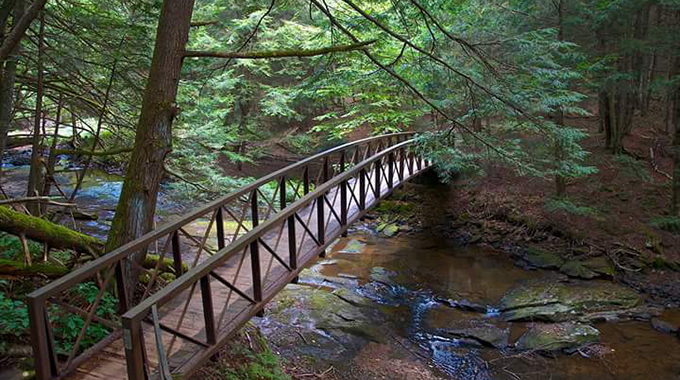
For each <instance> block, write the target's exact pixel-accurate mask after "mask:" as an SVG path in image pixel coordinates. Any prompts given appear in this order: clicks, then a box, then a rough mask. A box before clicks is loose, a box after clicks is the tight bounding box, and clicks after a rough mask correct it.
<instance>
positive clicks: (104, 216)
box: [0, 160, 193, 240]
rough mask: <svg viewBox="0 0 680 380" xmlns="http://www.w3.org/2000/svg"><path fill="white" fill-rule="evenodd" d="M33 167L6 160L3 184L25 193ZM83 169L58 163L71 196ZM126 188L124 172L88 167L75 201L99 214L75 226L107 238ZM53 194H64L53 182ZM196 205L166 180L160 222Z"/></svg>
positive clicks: (15, 192) (8, 189)
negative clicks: (173, 190)
mask: <svg viewBox="0 0 680 380" xmlns="http://www.w3.org/2000/svg"><path fill="white" fill-rule="evenodd" d="M29 170H30V167H29V166H28V165H19V166H15V165H11V164H5V166H4V168H3V172H2V178H1V180H0V184H1V185H2V188H3V190H4V191H5V193H6V194H7V195H8V196H9V197H12V198H14V197H23V196H25V194H26V187H27V183H28V174H29ZM82 170H83V169H82V168H81V167H79V166H77V165H73V164H72V163H70V162H68V161H66V160H62V161H61V162H60V165H57V166H56V167H55V173H56V174H55V180H56V182H57V183H58V184H59V188H60V189H61V190H62V191H63V192H64V193H65V194H66V195H67V196H70V195H71V192H72V191H73V188H74V187H75V185H76V183H77V181H78V176H80V175H81V173H82ZM122 188H123V176H122V175H121V174H116V173H108V172H106V171H104V170H102V169H95V168H90V169H88V170H87V174H86V176H85V178H84V180H83V183H82V185H81V187H80V190H79V191H78V194H77V196H76V199H75V203H76V204H77V205H78V210H79V211H82V212H84V213H87V214H91V215H93V216H96V220H82V219H77V220H76V221H75V228H76V229H77V230H79V231H80V232H83V233H85V234H88V235H90V236H94V237H97V238H99V239H102V240H105V239H106V236H107V235H108V231H109V228H110V224H111V221H112V220H113V215H114V211H115V209H116V205H117V204H118V198H119V197H120V192H121V190H122ZM50 195H52V196H60V195H61V193H60V192H59V189H57V188H56V187H55V186H52V188H51V192H50ZM192 206H193V204H192V203H190V202H188V201H187V202H183V201H181V200H178V199H176V197H173V196H172V193H171V191H170V190H169V189H168V186H167V185H165V184H162V185H161V191H160V193H159V196H158V204H157V206H156V207H157V208H156V210H157V212H156V222H157V223H160V222H163V221H165V220H168V219H169V218H170V217H172V216H173V215H178V214H181V213H182V211H185V210H187V209H189V208H190V207H192ZM64 218H66V219H65V220H67V221H66V222H63V221H62V223H64V224H65V225H66V226H67V227H70V228H74V225H73V221H72V220H69V219H70V217H69V216H68V215H67V216H65V217H64Z"/></svg>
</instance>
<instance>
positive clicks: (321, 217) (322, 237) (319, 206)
mask: <svg viewBox="0 0 680 380" xmlns="http://www.w3.org/2000/svg"><path fill="white" fill-rule="evenodd" d="M325 197H326V194H320V195H319V197H318V198H316V222H317V223H316V225H317V235H318V236H317V240H318V241H319V244H320V245H323V244H325V243H326V214H325V212H324V198H325ZM319 256H320V257H326V250H322V251H321V252H319Z"/></svg>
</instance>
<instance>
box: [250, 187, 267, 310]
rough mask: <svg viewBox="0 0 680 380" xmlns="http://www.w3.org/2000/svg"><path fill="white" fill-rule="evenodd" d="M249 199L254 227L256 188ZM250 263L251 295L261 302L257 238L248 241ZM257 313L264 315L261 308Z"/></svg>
mask: <svg viewBox="0 0 680 380" xmlns="http://www.w3.org/2000/svg"><path fill="white" fill-rule="evenodd" d="M250 201H251V204H250V215H251V217H252V224H253V229H254V228H255V227H257V226H258V224H260V216H259V214H258V209H257V189H255V190H253V195H252V197H251V199H250ZM250 265H251V267H252V268H251V269H252V272H253V296H254V298H255V301H256V302H262V274H261V271H260V243H259V240H258V239H255V241H253V242H252V243H250ZM257 315H258V316H260V317H261V316H264V313H263V311H262V310H261V311H259V312H258V313H257Z"/></svg>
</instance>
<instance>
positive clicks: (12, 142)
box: [6, 136, 33, 149]
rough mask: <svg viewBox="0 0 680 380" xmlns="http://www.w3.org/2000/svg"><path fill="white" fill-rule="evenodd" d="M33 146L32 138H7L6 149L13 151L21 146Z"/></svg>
mask: <svg viewBox="0 0 680 380" xmlns="http://www.w3.org/2000/svg"><path fill="white" fill-rule="evenodd" d="M31 144H33V138H32V137H12V136H8V137H7V145H6V148H7V149H13V148H18V147H21V146H26V145H31Z"/></svg>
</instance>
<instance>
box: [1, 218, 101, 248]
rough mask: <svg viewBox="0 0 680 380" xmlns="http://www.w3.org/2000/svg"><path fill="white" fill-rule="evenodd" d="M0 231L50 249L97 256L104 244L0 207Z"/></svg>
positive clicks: (58, 225) (47, 222)
mask: <svg viewBox="0 0 680 380" xmlns="http://www.w3.org/2000/svg"><path fill="white" fill-rule="evenodd" d="M0 231H4V232H7V233H10V234H12V235H17V236H19V235H24V236H26V237H27V238H29V239H31V240H35V241H39V242H41V243H45V244H47V245H49V246H50V247H52V248H57V249H59V248H65V249H73V250H74V251H77V252H83V253H89V254H94V255H98V254H100V253H101V252H102V248H103V246H104V242H102V241H100V240H98V239H95V238H93V237H91V236H88V235H85V234H82V233H80V232H77V231H73V230H71V229H69V228H67V227H64V226H62V225H61V224H56V223H52V222H50V221H47V220H45V219H42V218H38V217H35V216H31V215H26V214H23V213H20V212H16V211H14V210H12V209H11V208H9V207H5V206H0Z"/></svg>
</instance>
